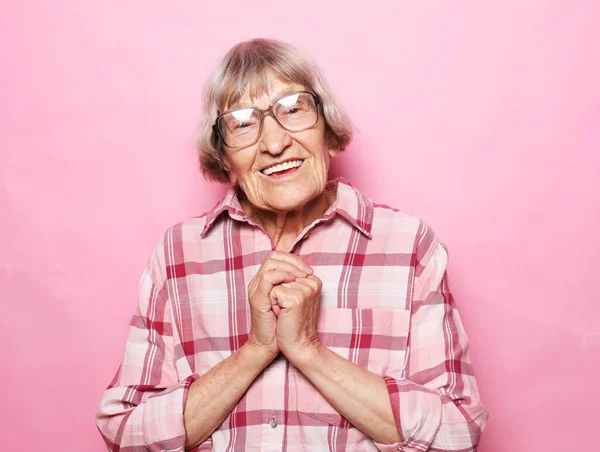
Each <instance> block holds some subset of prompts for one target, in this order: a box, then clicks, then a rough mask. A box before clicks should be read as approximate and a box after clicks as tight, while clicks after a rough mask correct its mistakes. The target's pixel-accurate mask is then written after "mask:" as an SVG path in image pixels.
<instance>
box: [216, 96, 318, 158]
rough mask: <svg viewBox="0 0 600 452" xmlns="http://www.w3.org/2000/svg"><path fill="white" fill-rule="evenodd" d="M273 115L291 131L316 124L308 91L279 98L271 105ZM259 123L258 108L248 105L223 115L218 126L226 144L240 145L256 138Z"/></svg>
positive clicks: (314, 106)
mask: <svg viewBox="0 0 600 452" xmlns="http://www.w3.org/2000/svg"><path fill="white" fill-rule="evenodd" d="M273 114H274V115H275V117H276V118H277V120H278V121H279V123H280V124H281V125H282V126H283V127H285V128H286V129H288V130H289V131H290V132H295V131H300V130H303V129H306V128H308V127H311V126H313V125H315V123H316V122H317V117H318V116H317V106H316V104H315V100H314V98H313V96H312V95H310V94H308V93H294V94H290V95H289V96H285V97H283V98H281V99H279V100H278V101H276V102H275V103H274V104H273ZM260 123H261V112H260V110H258V109H257V108H253V107H249V108H241V109H238V110H234V111H231V112H229V113H227V114H225V115H223V116H222V117H221V119H220V120H219V123H218V127H219V131H220V132H221V137H222V138H223V141H225V144H227V146H231V147H242V146H247V145H249V144H250V143H252V142H253V141H255V140H256V139H257V138H258V134H259V133H260V125H261V124H260Z"/></svg>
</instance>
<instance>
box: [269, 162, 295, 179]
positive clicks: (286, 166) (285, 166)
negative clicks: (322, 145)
mask: <svg viewBox="0 0 600 452" xmlns="http://www.w3.org/2000/svg"><path fill="white" fill-rule="evenodd" d="M300 165H302V160H292V161H289V162H283V163H280V164H279V165H274V166H270V167H269V168H265V169H264V170H262V173H263V174H264V175H266V176H270V175H271V174H273V173H277V172H279V171H284V170H287V169H290V168H298V167H299V166H300Z"/></svg>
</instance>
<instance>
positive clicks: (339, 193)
mask: <svg viewBox="0 0 600 452" xmlns="http://www.w3.org/2000/svg"><path fill="white" fill-rule="evenodd" d="M326 189H327V190H332V191H335V192H336V200H335V201H334V202H333V203H332V204H331V206H329V208H328V209H327V211H326V212H325V213H324V214H323V216H322V217H321V219H320V220H319V221H326V220H330V219H332V218H334V217H336V216H337V215H339V216H340V217H342V218H343V219H344V220H346V221H347V222H348V223H350V224H351V225H352V226H353V227H355V228H356V229H358V230H359V231H360V232H362V233H363V234H364V235H365V236H367V238H369V239H370V238H371V227H372V223H373V203H372V202H371V200H370V199H368V198H367V197H366V196H363V195H362V193H360V192H359V191H358V190H357V189H355V188H354V187H352V185H350V183H349V182H348V181H347V180H345V179H343V178H338V179H335V180H332V181H329V182H328V183H327V187H326ZM237 190H238V189H237V188H236V187H230V188H229V190H227V194H226V195H225V197H224V198H223V199H222V200H221V201H220V202H219V203H217V205H216V206H215V207H213V208H212V209H211V210H209V211H208V212H207V213H206V223H205V225H204V228H202V232H201V233H200V236H201V237H204V236H205V235H206V234H207V233H208V231H209V229H210V228H211V227H212V226H213V225H214V224H215V223H216V221H217V220H218V219H219V218H220V217H221V215H222V214H223V213H224V212H227V213H228V215H229V217H230V218H231V219H233V220H236V221H244V222H247V223H250V224H252V225H256V223H255V222H254V221H252V220H251V219H250V218H248V216H246V214H245V213H244V209H243V208H242V205H241V204H240V201H239V198H238V191H237Z"/></svg>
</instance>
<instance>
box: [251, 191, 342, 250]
mask: <svg viewBox="0 0 600 452" xmlns="http://www.w3.org/2000/svg"><path fill="white" fill-rule="evenodd" d="M335 198H336V194H335V192H333V191H330V190H327V189H325V190H324V191H323V193H321V194H320V195H319V196H317V197H316V198H314V199H312V200H311V201H309V202H308V203H306V204H305V205H304V206H302V207H301V208H300V209H297V210H291V211H289V212H273V211H268V210H260V209H257V208H256V207H255V206H253V205H252V204H251V203H250V202H249V201H248V200H247V199H246V198H242V199H240V204H241V205H242V208H243V209H244V212H245V213H246V215H247V216H248V218H251V219H252V220H253V221H255V222H257V223H258V224H260V225H261V226H262V227H263V228H264V229H265V231H266V232H267V234H268V235H269V237H270V238H271V241H272V242H273V245H274V249H275V250H279V251H288V250H289V249H290V248H291V247H292V245H293V243H294V242H295V241H296V239H297V238H298V236H299V235H300V233H301V232H302V231H303V230H304V228H305V227H306V226H308V225H309V224H311V223H312V222H313V221H315V220H317V219H318V218H321V216H322V215H323V214H324V213H325V212H326V211H327V209H328V208H329V206H331V204H333V202H334V201H335Z"/></svg>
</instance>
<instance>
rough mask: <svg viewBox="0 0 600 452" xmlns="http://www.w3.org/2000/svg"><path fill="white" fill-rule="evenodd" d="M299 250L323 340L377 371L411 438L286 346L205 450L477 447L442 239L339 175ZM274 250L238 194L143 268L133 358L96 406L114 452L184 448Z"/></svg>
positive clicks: (481, 421) (477, 411)
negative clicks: (312, 375) (367, 416)
mask: <svg viewBox="0 0 600 452" xmlns="http://www.w3.org/2000/svg"><path fill="white" fill-rule="evenodd" d="M328 189H330V190H337V199H336V201H335V202H334V203H333V204H332V205H331V206H330V208H329V209H328V210H327V212H325V214H324V215H323V216H322V217H321V218H320V219H319V220H317V221H315V222H313V223H312V224H311V225H310V226H308V227H306V229H305V230H304V231H303V232H302V233H301V234H300V236H299V237H298V239H297V241H296V242H295V244H294V246H293V247H292V249H291V250H290V252H293V253H295V254H297V255H298V256H301V257H302V258H303V259H304V260H305V261H306V262H307V263H308V264H309V265H310V266H311V267H312V268H313V269H314V271H315V275H317V276H318V277H319V278H321V280H322V281H323V288H322V292H321V310H320V314H319V320H318V322H319V323H318V330H319V338H320V341H321V343H322V344H323V345H324V346H326V347H328V348H330V349H331V350H333V351H334V352H335V353H337V354H339V355H341V356H342V357H344V358H346V359H348V360H350V361H352V362H354V363H355V364H357V365H358V366H361V367H363V368H366V369H368V370H370V371H371V372H374V373H376V374H377V375H381V376H382V377H383V378H384V379H385V381H386V383H387V388H388V391H389V396H390V400H391V404H392V408H393V412H394V418H395V420H396V424H397V426H398V429H399V431H400V432H401V434H402V438H403V439H404V440H403V442H401V443H398V444H392V445H384V444H379V443H376V442H374V441H373V440H372V439H370V438H369V437H368V436H366V435H365V434H364V433H362V432H361V431H360V430H358V429H356V428H354V427H353V426H352V425H351V424H350V423H349V422H348V421H347V420H346V419H344V418H343V417H342V416H341V415H340V414H339V413H338V412H336V410H335V409H334V408H333V407H332V406H331V405H330V404H329V403H328V402H327V401H326V400H325V399H324V398H323V396H322V395H321V394H320V393H319V392H318V391H317V390H316V389H315V388H314V386H313V385H312V384H311V383H310V381H308V380H307V379H306V378H305V377H304V376H303V375H302V373H300V372H299V371H298V370H297V369H296V368H294V367H293V366H292V365H290V363H289V362H288V361H287V360H286V359H285V358H284V357H282V356H281V355H280V356H279V357H278V358H276V359H275V360H274V361H273V362H272V363H271V364H270V365H269V366H268V367H267V368H266V369H265V370H264V371H263V372H262V373H261V374H260V375H259V376H258V378H257V379H256V380H255V381H254V383H253V384H252V385H251V386H250V388H249V389H248V391H247V392H246V394H245V395H244V396H243V397H242V399H241V400H240V402H239V403H238V405H237V406H236V407H235V409H234V410H233V412H232V413H231V414H230V415H229V416H228V417H227V419H226V420H225V422H224V423H223V424H222V425H221V426H220V427H218V428H217V429H216V430H215V431H214V433H213V434H212V436H211V437H210V438H209V439H208V440H206V441H205V442H204V443H202V444H201V445H200V446H198V447H197V448H194V449H193V450H195V451H204V450H216V451H241V450H269V451H285V450H287V451H300V450H308V451H375V450H398V451H426V450H431V451H472V450H475V449H476V446H477V443H478V442H479V437H480V434H481V431H482V430H483V428H484V427H485V423H486V421H487V417H488V416H487V412H486V410H485V408H484V407H483V406H482V404H481V403H480V402H479V396H478V392H477V385H476V382H475V377H474V375H473V368H472V365H471V361H470V360H469V356H468V353H467V349H468V342H467V336H466V335H465V331H464V329H463V326H462V323H461V320H460V317H459V314H458V311H457V309H456V306H455V305H454V301H453V298H452V295H451V293H450V291H449V288H448V281H447V276H446V264H447V261H448V256H447V253H446V248H445V246H444V245H443V244H442V242H440V240H439V239H438V238H437V237H436V236H435V235H434V234H433V232H432V230H431V229H430V228H429V227H428V226H427V224H425V223H424V222H423V221H421V220H420V219H419V218H416V217H413V216H409V215H407V214H405V213H403V212H400V211H397V210H394V209H391V208H389V207H387V206H383V205H377V204H373V203H372V202H371V201H370V200H369V199H367V198H366V197H364V196H363V195H361V194H360V193H359V192H358V191H357V190H355V189H354V188H352V187H351V186H350V185H348V184H347V183H345V182H344V181H343V180H338V181H333V182H330V183H329V185H328ZM271 250H272V242H271V240H270V239H269V237H268V235H267V234H266V232H265V231H264V229H263V228H262V227H261V226H259V225H258V224H256V223H254V222H253V221H252V220H251V219H249V218H248V217H247V216H246V215H245V214H244V212H243V210H242V208H241V205H240V203H239V200H238V198H237V195H236V192H235V191H234V190H233V189H231V190H230V191H229V193H228V194H227V196H226V197H225V198H224V199H223V200H222V201H221V202H220V203H219V204H217V205H216V206H215V207H214V208H213V209H212V210H211V211H209V212H208V213H206V214H205V215H203V216H201V217H198V218H192V219H190V220H187V221H184V222H183V223H180V224H177V225H175V226H173V227H172V228H170V229H169V230H168V231H167V232H166V233H165V235H164V237H163V239H162V240H161V241H160V243H159V244H158V246H157V247H156V249H155V250H154V253H153V254H152V256H151V258H150V259H149V261H148V264H147V266H146V268H145V270H144V272H143V275H142V278H141V282H140V293H139V306H138V308H137V311H136V312H135V314H134V315H133V318H132V320H131V323H130V329H129V336H128V338H127V343H126V346H125V354H124V357H123V361H122V363H121V365H120V367H119V369H118V371H117V373H116V375H115V377H114V379H113V381H112V382H111V384H110V386H109V387H108V389H107V390H106V392H105V394H104V397H103V399H102V402H101V404H100V408H99V411H98V414H97V423H98V428H99V430H100V432H101V434H102V436H103V438H104V440H105V442H106V444H107V445H108V448H109V450H111V451H120V452H133V451H145V450H150V451H165V450H168V451H184V450H185V429H184V423H183V412H184V408H185V404H186V398H187V393H188V390H189V387H190V384H191V383H192V382H193V381H194V380H195V379H196V378H198V376H199V375H202V374H204V373H205V372H207V371H208V370H209V369H210V368H212V367H213V366H215V365H216V364H217V363H219V362H220V361H222V360H223V359H225V358H226V357H228V356H229V355H231V354H232V352H234V351H235V350H237V349H238V348H239V347H240V346H242V345H243V344H244V343H245V342H246V340H247V338H248V331H249V327H250V315H249V306H248V300H247V295H246V290H247V286H248V283H249V282H250V280H251V279H252V277H253V276H254V275H255V274H256V272H257V271H258V269H259V267H260V265H261V263H262V262H263V260H264V259H265V258H266V257H267V255H268V254H269V253H270V252H271Z"/></svg>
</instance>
